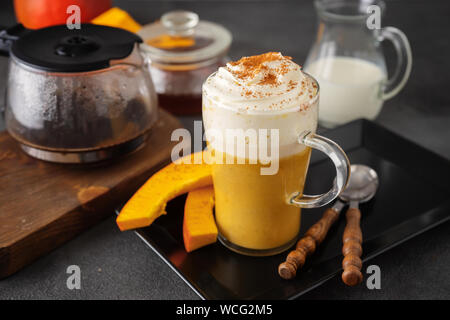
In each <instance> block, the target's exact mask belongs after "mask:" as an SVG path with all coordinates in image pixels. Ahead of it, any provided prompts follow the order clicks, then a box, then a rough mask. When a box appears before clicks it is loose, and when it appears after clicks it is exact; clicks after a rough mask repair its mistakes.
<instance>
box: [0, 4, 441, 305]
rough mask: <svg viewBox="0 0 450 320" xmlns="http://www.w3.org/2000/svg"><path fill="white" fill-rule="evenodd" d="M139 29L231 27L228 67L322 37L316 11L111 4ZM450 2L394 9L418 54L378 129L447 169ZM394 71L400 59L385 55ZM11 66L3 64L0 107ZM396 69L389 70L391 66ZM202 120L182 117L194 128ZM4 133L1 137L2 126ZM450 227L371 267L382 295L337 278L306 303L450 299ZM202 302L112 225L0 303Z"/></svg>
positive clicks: (25, 274) (16, 282) (0, 289)
mask: <svg viewBox="0 0 450 320" xmlns="http://www.w3.org/2000/svg"><path fill="white" fill-rule="evenodd" d="M114 4H116V5H118V6H120V7H122V8H124V9H126V10H127V11H128V12H129V13H131V15H132V16H133V17H135V19H136V20H137V21H139V22H140V23H148V22H150V21H154V20H155V19H157V18H159V17H160V16H161V14H162V13H164V12H167V11H169V10H173V9H176V8H181V9H187V10H192V11H195V12H197V13H198V14H199V15H200V17H201V19H204V20H210V21H215V22H218V23H220V24H223V25H224V26H226V27H227V28H228V29H229V30H231V32H232V33H233V36H234V39H233V44H232V47H231V51H230V57H231V58H238V57H240V56H243V55H251V54H256V53H262V52H266V51H282V52H283V53H284V54H286V55H289V56H292V57H294V59H295V60H296V61H297V62H299V63H300V64H301V63H302V62H303V61H304V59H305V58H306V55H307V53H308V50H309V48H310V46H311V44H312V42H313V40H314V37H315V33H316V16H315V12H314V9H313V5H312V1H281V0H279V1H263V0H259V1H258V0H254V1H250V0H247V1H219V0H216V1H198V2H197V1H156V0H151V1H150V0H148V1H145V0H140V1H137V0H136V1H133V0H129V1H125V0H122V1H114ZM449 13H450V2H448V0H440V1H438V0H436V1H423V0H408V1H407V0H397V1H387V11H386V16H385V19H384V20H383V25H392V26H395V27H398V28H400V29H401V30H403V31H404V32H405V33H406V35H407V36H408V38H409V40H410V42H411V47H412V51H413V59H414V61H413V69H412V74H411V77H410V79H409V81H408V83H407V85H406V87H405V88H404V89H403V90H402V92H401V93H400V94H398V95H397V96H396V97H395V98H393V99H391V100H389V101H388V102H386V103H385V105H384V108H383V110H382V112H381V114H380V115H379V117H378V118H377V119H376V122H378V123H380V124H382V125H384V126H385V127H387V128H389V129H390V130H392V131H395V132H396V133H398V134H400V135H402V136H404V137H407V138H408V139H411V140H413V141H415V142H417V143H418V144H420V145H422V146H424V147H426V148H428V149H430V150H432V151H434V152H436V153H439V154H441V155H442V156H444V157H446V158H448V159H450V142H449V141H450V90H449V83H450V41H449V40H448V33H449V31H450V20H449V18H448V16H449ZM14 23H15V19H14V13H13V9H12V0H8V1H6V0H4V1H1V4H0V24H1V25H4V26H9V25H12V24H14ZM385 50H386V52H387V55H388V58H390V59H389V60H390V61H395V59H393V58H394V56H393V49H392V48H390V47H389V46H386V48H385ZM7 62H8V61H7V59H6V58H0V99H1V100H0V101H3V92H4V86H5V76H6V71H7ZM388 66H389V64H388ZM194 119H200V117H184V118H181V120H182V122H183V123H184V125H185V126H186V127H187V128H192V126H193V124H192V121H193V120H194ZM0 129H1V130H3V129H4V124H3V120H2V119H1V118H0ZM449 235H450V223H448V222H447V223H445V224H443V225H441V226H439V227H437V228H434V229H432V230H429V231H427V232H426V233H424V234H422V235H420V236H418V237H416V238H414V239H412V240H409V241H407V242H405V243H403V244H401V245H400V246H398V247H395V248H394V249H392V250H390V251H388V252H386V253H384V254H382V255H380V256H378V257H376V258H374V259H373V260H371V264H376V265H378V266H379V267H380V268H381V273H382V278H381V286H382V288H381V290H369V289H367V288H366V287H365V286H363V285H362V286H359V287H357V288H348V287H346V286H345V285H343V283H342V281H341V280H340V278H339V277H335V278H333V279H332V280H330V281H328V282H327V283H325V284H323V285H322V286H320V287H318V288H316V289H314V290H312V291H310V292H308V293H307V294H305V295H304V296H303V297H302V298H303V299H450V272H449V266H450V242H449V239H450V237H449ZM69 265H78V266H80V268H81V275H82V280H81V286H82V287H81V290H68V289H67V287H66V280H67V277H68V275H67V274H66V268H67V267H68V266H69ZM80 298H81V299H197V298H198V296H197V295H196V294H195V293H194V292H193V291H192V290H191V289H190V288H189V287H188V286H187V285H186V284H185V283H184V282H183V281H182V280H181V279H180V278H179V277H178V276H177V275H176V274H175V273H174V272H173V271H172V270H171V269H170V268H168V267H167V266H166V265H165V263H164V262H163V261H162V260H161V259H160V258H159V257H158V256H157V255H156V254H155V253H154V252H153V251H152V250H150V249H149V248H148V247H147V246H146V245H145V244H144V243H143V242H142V241H141V240H140V239H139V238H137V236H136V235H135V234H134V233H133V232H124V233H121V232H120V231H119V230H118V228H117V227H116V225H115V222H114V217H113V216H111V217H110V218H108V219H106V220H105V221H104V222H102V223H100V224H99V225H97V226H95V227H93V228H91V229H90V230H88V231H86V232H85V233H83V234H81V235H80V236H78V237H76V238H75V239H73V240H72V241H69V242H68V243H67V244H65V245H63V246H61V247H59V248H58V249H56V250H54V251H53V252H51V253H50V254H48V255H47V256H44V257H42V258H40V259H38V260H37V261H35V262H34V263H32V264H31V265H29V266H27V267H25V268H24V269H22V270H21V271H19V272H17V273H16V274H14V275H12V276H10V277H9V278H6V279H4V280H0V299H80Z"/></svg>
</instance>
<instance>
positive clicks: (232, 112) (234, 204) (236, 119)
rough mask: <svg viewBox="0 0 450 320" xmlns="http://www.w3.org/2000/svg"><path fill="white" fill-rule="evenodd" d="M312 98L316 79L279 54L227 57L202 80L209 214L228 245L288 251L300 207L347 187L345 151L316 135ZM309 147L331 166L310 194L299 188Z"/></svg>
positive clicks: (259, 251)
mask: <svg viewBox="0 0 450 320" xmlns="http://www.w3.org/2000/svg"><path fill="white" fill-rule="evenodd" d="M318 104H319V87H318V84H317V81H316V80H315V79H314V78H312V77H311V76H309V75H307V74H306V73H303V72H302V71H301V68H300V67H299V66H298V65H297V64H295V63H294V62H292V61H291V60H290V58H288V57H284V56H282V55H281V54H280V53H266V54H263V55H259V56H252V57H245V58H242V59H241V60H239V61H237V62H232V63H229V64H227V66H226V67H223V68H220V69H219V70H218V71H217V72H216V73H213V74H212V75H211V76H210V77H209V78H208V79H207V80H206V82H205V83H204V85H203V123H204V126H205V136H206V140H207V145H208V151H209V152H210V155H211V156H212V158H211V159H210V161H211V163H212V172H213V182H214V192H215V217H216V223H217V226H218V229H219V240H220V241H221V242H222V243H223V244H224V245H225V246H226V247H228V248H229V249H231V250H233V251H235V252H238V253H241V254H246V255H253V256H266V255H273V254H277V253H280V252H282V251H284V250H286V249H288V248H289V247H291V246H292V245H293V244H294V243H295V241H296V240H297V237H298V233H299V230H300V220H301V218H300V217H301V215H300V208H315V207H320V206H324V205H326V204H328V203H329V202H331V201H332V200H334V199H335V198H336V197H337V196H338V195H339V193H340V192H341V191H342V190H343V188H344V187H345V186H346V184H347V180H348V177H349V174H350V173H349V168H350V164H349V161H348V159H347V156H346V155H345V153H344V152H343V151H342V149H341V148H340V147H339V146H338V145H337V144H336V143H334V142H333V141H331V140H329V139H327V138H324V137H321V136H319V135H317V134H315V131H316V127H317V116H318ZM218 137H220V138H218ZM239 139H240V142H239ZM239 143H241V145H240V147H239ZM311 149H317V150H319V151H321V152H324V153H325V154H326V155H327V156H328V157H329V158H330V159H331V160H332V162H333V163H334V165H335V167H336V179H335V180H334V183H333V186H332V188H331V189H330V190H329V191H328V192H327V193H324V194H321V195H316V196H311V195H304V194H303V187H304V184H305V179H306V173H307V170H308V165H309V158H310V153H311ZM269 155H270V156H269Z"/></svg>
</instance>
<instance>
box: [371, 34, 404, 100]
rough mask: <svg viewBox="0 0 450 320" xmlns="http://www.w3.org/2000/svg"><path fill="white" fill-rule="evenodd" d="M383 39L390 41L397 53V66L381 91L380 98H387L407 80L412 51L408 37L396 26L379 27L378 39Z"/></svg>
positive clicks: (397, 90) (393, 94) (397, 91)
mask: <svg viewBox="0 0 450 320" xmlns="http://www.w3.org/2000/svg"><path fill="white" fill-rule="evenodd" d="M383 40H389V41H391V42H392V44H393V45H394V48H395V51H396V53H397V66H396V67H395V72H394V75H393V76H392V77H391V79H389V80H387V82H386V85H385V86H384V89H383V92H382V99H383V100H387V99H390V98H392V97H393V96H395V95H396V94H397V93H399V91H400V90H401V89H402V88H403V87H404V85H405V84H406V81H408V78H409V75H410V73H411V67H412V53H411V46H410V45H409V41H408V38H407V37H406V35H405V34H404V33H403V32H402V31H400V30H399V29H397V28H394V27H386V28H383V29H381V30H380V31H379V34H378V41H380V42H381V41H383ZM402 70H403V73H402Z"/></svg>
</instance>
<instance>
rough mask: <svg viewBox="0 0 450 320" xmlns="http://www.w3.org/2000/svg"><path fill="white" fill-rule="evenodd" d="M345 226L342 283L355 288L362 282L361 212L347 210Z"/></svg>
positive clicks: (352, 209)
mask: <svg viewBox="0 0 450 320" xmlns="http://www.w3.org/2000/svg"><path fill="white" fill-rule="evenodd" d="M346 218H347V225H346V226H345V230H344V235H343V236H342V242H343V244H344V245H343V247H342V254H343V255H344V260H342V268H343V269H344V272H343V273H342V281H344V283H345V284H346V285H348V286H355V285H357V284H359V283H361V282H362V279H363V276H362V273H361V268H362V260H361V255H362V246H361V245H362V232H361V227H360V220H361V211H359V209H358V208H349V209H348V210H347V213H346Z"/></svg>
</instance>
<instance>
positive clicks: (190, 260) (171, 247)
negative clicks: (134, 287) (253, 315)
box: [137, 120, 450, 299]
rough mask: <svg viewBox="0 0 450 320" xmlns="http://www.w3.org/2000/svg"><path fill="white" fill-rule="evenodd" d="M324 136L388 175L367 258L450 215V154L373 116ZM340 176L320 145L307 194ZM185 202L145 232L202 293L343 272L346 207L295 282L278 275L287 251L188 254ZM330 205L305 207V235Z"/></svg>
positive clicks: (297, 288)
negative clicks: (442, 154)
mask: <svg viewBox="0 0 450 320" xmlns="http://www.w3.org/2000/svg"><path fill="white" fill-rule="evenodd" d="M324 135H325V136H326V137H329V138H331V139H333V140H334V141H336V142H337V143H339V144H340V145H341V146H342V148H343V149H344V150H345V151H346V152H347V155H348V156H349V159H350V161H351V162H352V163H362V164H366V165H369V166H371V167H373V168H374V169H375V170H376V171H377V173H378V175H379V178H380V186H379V189H378V192H377V195H376V196H375V198H374V199H373V200H371V201H370V202H368V203H366V204H363V205H361V211H362V221H361V228H362V231H363V236H364V242H363V251H364V252H363V261H364V262H367V261H368V260H369V259H371V258H373V257H375V256H377V255H379V254H381V253H382V252H384V251H386V250H389V249H390V248H392V247H394V246H396V245H398V244H400V243H402V242H404V241H406V240H408V239H410V238H412V237H414V236H416V235H418V234H420V233H422V232H424V231H426V230H428V229H430V228H432V227H435V226H437V225H438V224H440V223H443V222H444V221H446V220H449V219H450V162H449V161H448V160H446V159H444V158H442V157H440V156H439V155H437V154H434V153H432V152H430V151H429V150H427V149H424V148H422V147H420V146H418V145H416V144H414V143H413V142H411V141H408V140H406V139H404V138H402V137H400V136H398V135H396V134H394V133H392V132H390V131H388V130H386V129H385V128H383V127H380V126H379V125H377V124H375V123H373V122H370V121H367V120H357V121H354V122H352V123H349V124H347V125H345V126H343V127H340V128H337V129H334V130H330V131H327V132H325V133H324ZM333 177H334V168H333V166H332V164H331V162H330V161H328V160H327V159H325V157H324V156H323V155H321V154H320V153H319V152H313V155H312V158H311V165H310V169H309V172H308V179H307V183H306V189H305V193H310V194H311V193H314V194H315V193H321V192H324V191H326V190H328V188H329V187H330V185H331V182H332V180H333ZM184 201H185V196H182V197H178V198H177V199H175V200H173V201H171V202H170V203H169V204H168V206H167V212H168V214H167V215H165V216H162V217H160V218H158V219H157V220H156V221H155V223H153V225H151V226H150V227H148V228H143V229H140V230H138V231H137V234H138V235H139V237H140V238H142V239H143V240H144V241H145V242H146V243H147V244H148V245H149V246H150V248H152V249H153V250H154V251H155V252H156V253H157V254H158V255H159V256H160V257H161V259H163V260H164V261H165V262H166V263H167V264H168V265H169V266H170V267H171V268H172V269H173V270H174V271H175V272H176V273H177V274H178V275H179V276H180V277H181V278H182V279H183V280H184V281H185V282H186V283H187V284H188V285H189V286H190V287H191V288H192V289H193V290H194V291H195V292H196V293H197V294H198V295H199V296H200V297H201V298H204V299H293V298H296V297H298V296H300V295H301V294H303V293H305V292H307V291H309V290H311V289H313V288H314V287H316V286H318V285H320V284H321V283H323V282H325V281H327V280H328V279H330V278H332V277H334V276H335V275H337V274H340V272H341V262H342V256H341V248H342V240H341V238H342V233H343V230H344V226H345V217H344V215H343V214H341V217H340V219H339V220H338V221H337V222H336V223H335V225H334V226H333V227H332V228H331V229H330V231H329V233H328V236H327V238H326V239H325V241H324V242H323V243H322V244H321V245H320V246H319V247H318V250H317V251H316V253H315V254H314V255H313V256H311V257H309V258H308V259H307V263H306V264H305V266H304V267H303V269H302V270H301V271H300V272H299V273H298V275H297V277H296V278H295V279H294V280H290V281H287V280H283V279H281V278H280V277H279V276H278V274H277V267H278V265H279V263H280V262H282V261H283V260H284V259H285V257H286V254H287V253H283V254H280V255H277V256H272V257H264V258H258V257H247V256H242V255H239V254H236V253H234V252H232V251H230V250H228V249H226V248H225V247H223V246H222V245H221V244H220V243H215V244H213V245H210V246H207V247H205V248H201V249H199V250H197V251H194V252H192V253H189V254H187V253H186V252H185V250H184V247H183V239H182V223H183V208H184ZM323 211H324V208H319V209H304V210H303V211H302V228H301V232H300V235H302V234H303V233H304V232H305V230H307V228H309V227H310V226H311V225H312V224H313V223H314V222H315V221H317V220H318V219H319V218H320V217H321V215H322V213H323ZM364 271H365V266H364V265H363V274H365V272H364Z"/></svg>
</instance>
